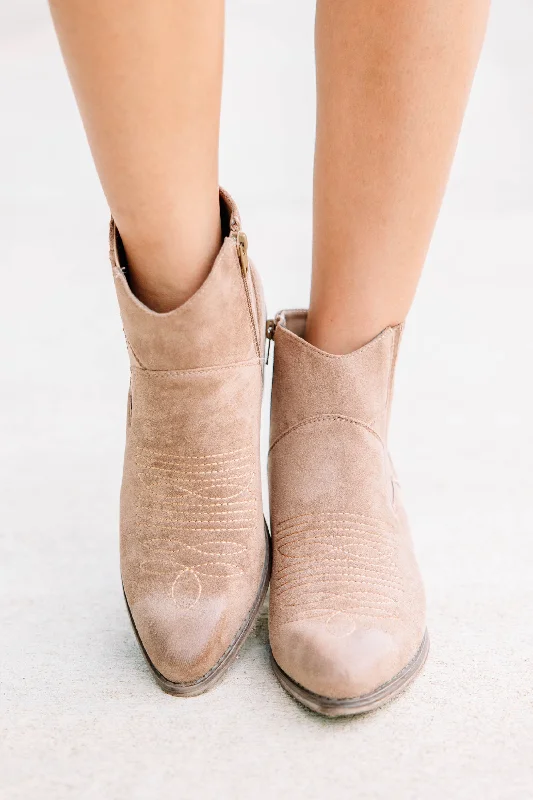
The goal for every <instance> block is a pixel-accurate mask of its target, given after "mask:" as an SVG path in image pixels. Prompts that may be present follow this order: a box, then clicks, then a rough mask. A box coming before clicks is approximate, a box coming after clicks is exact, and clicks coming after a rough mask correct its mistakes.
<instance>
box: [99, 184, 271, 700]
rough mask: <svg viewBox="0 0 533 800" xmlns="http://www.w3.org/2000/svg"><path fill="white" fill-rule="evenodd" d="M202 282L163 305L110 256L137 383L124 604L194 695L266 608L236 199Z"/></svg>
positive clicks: (248, 298) (161, 676) (114, 247)
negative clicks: (136, 289) (135, 289)
mask: <svg viewBox="0 0 533 800" xmlns="http://www.w3.org/2000/svg"><path fill="white" fill-rule="evenodd" d="M221 212H222V216H223V217H227V219H225V220H224V224H225V227H226V237H225V239H224V242H223V244H222V248H221V250H220V253H219V255H218V257H217V259H216V261H215V263H214V265H213V268H212V270H211V272H210V274H209V276H208V277H207V279H206V281H205V282H204V284H203V285H202V287H201V288H200V289H199V290H198V292H196V294H195V295H193V297H191V298H190V300H188V302H186V303H185V304H184V305H182V306H180V307H179V308H177V309H176V310H175V311H171V312H169V313H164V314H158V313H155V312H153V311H151V310H150V309H148V308H147V307H146V306H144V305H143V304H142V303H141V302H139V301H138V300H137V299H136V297H135V296H134V295H133V294H132V292H131V290H130V288H129V285H128V281H127V275H126V274H125V271H124V269H123V264H124V255H123V251H122V246H121V242H120V237H119V235H118V232H117V231H116V229H115V227H114V225H113V223H112V224H111V237H110V239H111V262H112V266H113V274H114V277H115V285H116V290H117V295H118V300H119V305H120V311H121V315H122V321H123V324H124V331H125V334H126V339H127V343H128V351H129V356H130V362H131V386H130V396H129V409H128V420H127V440H126V453H125V461H124V477H123V483H122V493H121V572H122V581H123V586H124V593H125V597H126V602H127V606H128V609H129V612H130V616H131V620H132V623H133V626H134V629H135V632H136V634H137V637H138V640H139V643H140V645H141V647H142V649H143V652H144V654H145V656H146V658H147V660H148V663H149V664H150V666H151V667H152V670H153V671H154V673H155V676H156V678H157V680H158V682H159V684H160V685H161V686H162V688H164V689H165V690H166V691H169V692H171V693H173V694H177V695H194V694H199V693H201V692H203V691H205V690H206V689H208V688H210V687H211V686H212V685H213V684H214V683H216V682H217V681H218V679H219V678H220V677H221V676H222V674H223V672H224V671H225V669H226V668H227V667H228V666H229V664H230V663H231V661H232V660H233V658H234V657H235V656H236V654H237V651H238V649H239V647H240V646H241V645H242V643H243V641H244V639H245V637H246V635H247V634H248V632H249V631H250V629H251V627H252V625H253V622H254V620H255V618H256V616H257V614H258V612H259V610H260V607H261V604H262V601H263V598H264V596H265V593H266V589H267V585H268V580H269V571H270V547H269V536H268V532H267V531H266V526H265V524H264V520H263V510H262V503H261V477H260V464H259V426H260V412H261V394H262V384H263V340H264V336H263V331H264V310H263V299H262V294H261V288H260V282H259V279H258V276H257V274H256V272H255V270H254V267H253V266H252V264H251V263H249V261H248V255H247V242H246V237H245V235H244V234H243V233H242V232H241V229H240V221H239V216H238V213H237V210H236V208H235V206H234V204H233V202H232V200H231V198H230V197H229V196H228V195H226V194H225V193H221Z"/></svg>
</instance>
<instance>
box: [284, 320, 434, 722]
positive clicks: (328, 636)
mask: <svg viewBox="0 0 533 800" xmlns="http://www.w3.org/2000/svg"><path fill="white" fill-rule="evenodd" d="M305 324H306V312H305V311H290V312H285V313H281V314H280V315H278V317H277V319H276V321H275V323H274V324H272V325H271V326H270V328H269V336H270V337H271V338H274V340H275V360H274V383H273V393H272V416H271V431H270V441H271V444H270V454H269V480H270V505H271V526H272V537H273V548H274V557H273V572H272V582H271V589H270V642H271V647H272V655H273V666H274V671H275V673H276V675H277V677H278V679H279V681H280V682H281V684H282V686H283V687H284V688H285V689H286V690H287V691H288V692H289V693H290V694H291V695H293V697H295V698H296V699H297V700H299V701H300V702H301V703H303V704H304V705H306V706H308V707H309V708H311V709H313V710H314V711H318V712H320V713H322V714H326V715H329V716H341V715H347V714H357V713H362V712H365V711H370V710H371V709H373V708H376V707H377V706H379V705H381V704H382V703H384V702H385V701H387V700H389V699H390V698H391V697H393V696H394V695H395V694H397V693H398V692H399V691H400V690H401V689H403V688H404V687H405V686H406V685H407V684H408V683H409V682H410V681H411V680H412V679H413V678H414V677H415V675H416V674H417V673H418V671H419V670H420V669H421V667H422V665H423V663H424V661H425V659H426V656H427V652H428V637H427V633H426V625H425V599H424V590H423V586H422V581H421V578H420V575H419V571H418V567H417V564H416V561H415V557H414V555H413V550H412V545H411V539H410V535H409V530H408V526H407V520H406V517H405V513H404V510H403V508H402V504H401V500H400V495H399V491H398V484H397V482H396V479H395V475H394V470H393V467H392V464H391V461H390V458H389V454H388V450H387V426H388V418H389V409H390V401H391V394H392V385H393V377H394V368H395V363H396V355H397V351H398V344H399V340H400V336H401V326H397V327H395V328H387V329H386V330H384V331H383V332H382V333H381V334H380V335H379V336H377V337H376V338H375V339H374V340H373V341H371V342H370V343H369V344H367V345H365V346H364V347H361V348H360V349H359V350H357V351H355V352H354V353H351V354H350V355H346V356H334V355H330V354H328V353H324V352H322V351H321V350H318V349H317V348H316V347H313V346H312V345H310V344H308V343H307V342H306V341H305V340H304V339H303V338H302V336H303V335H304V332H305Z"/></svg>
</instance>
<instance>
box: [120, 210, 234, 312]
mask: <svg viewBox="0 0 533 800" xmlns="http://www.w3.org/2000/svg"><path fill="white" fill-rule="evenodd" d="M118 229H119V231H120V236H121V240H122V246H123V248H124V263H125V265H126V271H127V279H128V283H129V285H130V288H131V290H132V292H133V293H134V294H135V296H136V297H137V299H138V300H140V301H141V302H142V303H144V305H146V306H147V307H148V308H150V309H151V310H152V311H156V312H159V313H165V312H168V311H173V310H174V309H175V308H178V307H179V306H181V305H183V303H185V302H186V301H187V300H188V299H189V298H190V297H192V295H193V294H195V292H197V291H198V289H199V288H200V286H201V285H202V284H203V282H204V281H205V279H206V278H207V276H208V275H209V272H210V271H211V268H212V266H213V263H214V261H215V259H216V256H217V254H218V252H219V250H220V246H221V243H222V231H221V222H220V213H219V212H218V210H217V213H216V214H213V213H211V214H209V215H206V216H205V217H204V216H203V217H202V218H198V217H197V218H196V219H194V220H193V221H192V222H190V223H189V224H184V223H183V222H182V221H180V223H179V224H176V223H172V222H171V221H169V222H168V223H167V224H163V225H158V226H157V227H155V226H154V227H152V228H147V229H140V228H139V227H136V228H135V227H132V228H130V226H129V225H127V224H126V225H125V226H124V225H123V224H119V225H118Z"/></svg>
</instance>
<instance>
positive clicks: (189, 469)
mask: <svg viewBox="0 0 533 800" xmlns="http://www.w3.org/2000/svg"><path fill="white" fill-rule="evenodd" d="M136 465H137V468H138V473H137V474H138V478H139V481H140V485H141V487H142V489H141V491H140V492H139V494H138V496H137V506H136V515H137V530H138V531H139V532H141V547H142V552H143V554H144V555H143V558H142V560H141V563H140V570H141V572H142V573H143V574H145V575H147V576H148V575H161V576H162V577H163V576H164V577H166V578H168V580H169V589H168V591H169V594H170V596H171V597H172V599H173V601H174V603H175V604H176V605H178V606H179V607H181V608H192V607H193V606H194V605H196V603H197V602H198V601H199V599H200V597H201V594H202V589H203V583H202V582H203V581H204V580H206V579H209V578H211V579H215V580H224V579H232V578H237V577H239V576H241V575H243V574H244V570H245V566H246V563H245V559H246V552H247V549H248V548H247V544H246V542H247V539H248V538H249V535H250V532H251V531H252V530H253V529H254V528H255V526H256V524H257V523H256V511H257V501H256V499H255V497H254V493H253V491H252V487H253V485H254V469H253V467H254V465H253V449H252V447H250V446H245V447H240V448H237V449H235V450H232V451H227V452H222V453H214V454H210V455H199V454H195V455H191V454H186V455H182V454H179V455H178V454H168V453H160V452H157V451H154V450H151V449H148V448H141V447H139V448H137V452H136Z"/></svg>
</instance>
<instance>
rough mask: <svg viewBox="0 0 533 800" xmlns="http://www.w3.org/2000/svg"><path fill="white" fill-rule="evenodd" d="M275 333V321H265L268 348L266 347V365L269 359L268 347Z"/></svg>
mask: <svg viewBox="0 0 533 800" xmlns="http://www.w3.org/2000/svg"><path fill="white" fill-rule="evenodd" d="M275 333H276V320H275V319H267V322H266V338H267V340H268V347H267V355H266V361H265V364H268V359H269V358H270V345H271V344H272V342H273V341H274V334H275Z"/></svg>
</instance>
